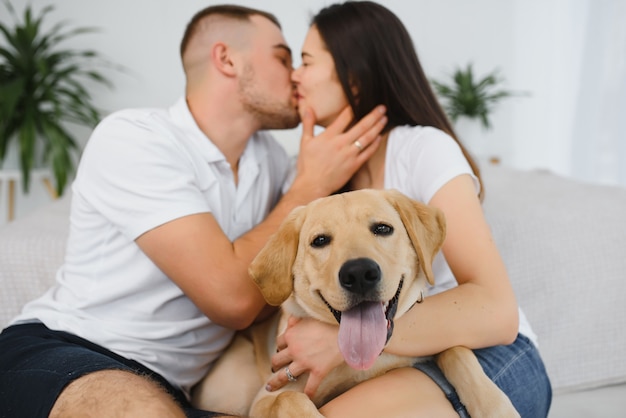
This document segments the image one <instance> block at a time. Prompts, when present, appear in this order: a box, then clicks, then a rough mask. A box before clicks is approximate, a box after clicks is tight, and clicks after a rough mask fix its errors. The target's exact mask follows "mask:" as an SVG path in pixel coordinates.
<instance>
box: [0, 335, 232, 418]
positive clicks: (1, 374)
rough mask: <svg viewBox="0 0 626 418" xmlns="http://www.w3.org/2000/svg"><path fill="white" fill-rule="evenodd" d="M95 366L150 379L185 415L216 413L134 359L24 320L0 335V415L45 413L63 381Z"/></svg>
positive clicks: (36, 416)
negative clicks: (194, 405) (195, 403)
mask: <svg viewBox="0 0 626 418" xmlns="http://www.w3.org/2000/svg"><path fill="white" fill-rule="evenodd" d="M99 370H127V371H129V372H132V373H135V374H138V375H140V376H144V377H146V378H147V379H150V380H152V381H154V382H156V383H157V384H159V385H160V386H162V387H163V388H164V389H165V390H166V391H167V392H169V393H170V394H171V395H172V396H173V397H174V399H176V401H177V402H179V403H180V405H181V407H182V408H183V410H184V411H185V413H186V415H187V417H189V418H201V417H216V416H221V415H222V414H216V413H212V412H208V411H201V410H197V409H194V408H192V407H191V405H190V404H189V402H188V401H187V398H186V397H185V395H184V394H183V393H182V391H180V390H178V389H176V388H174V387H173V386H172V385H171V384H170V383H169V382H168V381H167V380H165V379H164V378H163V377H162V376H161V375H159V374H158V373H155V372H153V371H152V370H150V369H148V368H147V367H145V366H143V365H142V364H140V363H138V362H136V361H133V360H129V359H126V358H124V357H122V356H119V355H117V354H115V353H113V352H111V351H109V350H107V349H105V348H103V347H100V346H99V345H96V344H93V343H91V342H89V341H87V340H85V339H83V338H80V337H77V336H75V335H72V334H69V333H67V332H62V331H51V330H49V329H48V328H47V327H46V326H45V325H43V324H41V323H28V324H20V325H13V326H11V327H9V328H6V329H5V330H4V331H3V332H2V334H0V417H1V418H15V417H28V418H39V417H41V418H47V417H48V415H49V414H50V410H51V409H52V407H53V405H54V403H55V402H56V399H57V398H58V396H59V394H60V393H61V391H62V390H63V389H64V388H65V387H66V386H67V385H68V384H70V383H71V382H73V381H74V380H76V379H78V378H79V377H81V376H84V375H86V374H88V373H92V372H95V371H99Z"/></svg>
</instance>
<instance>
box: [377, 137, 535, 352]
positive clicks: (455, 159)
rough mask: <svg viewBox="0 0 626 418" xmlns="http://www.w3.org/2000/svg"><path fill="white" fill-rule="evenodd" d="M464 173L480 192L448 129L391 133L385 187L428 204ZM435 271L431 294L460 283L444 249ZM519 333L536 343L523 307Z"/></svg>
mask: <svg viewBox="0 0 626 418" xmlns="http://www.w3.org/2000/svg"><path fill="white" fill-rule="evenodd" d="M462 174H469V175H470V176H471V177H472V178H473V179H474V184H475V186H476V193H478V192H479V191H480V184H479V182H478V179H477V178H476V176H474V173H473V171H472V168H471V167H470V165H469V163H468V162H467V160H466V159H465V156H464V155H463V153H462V151H461V148H460V147H459V145H458V144H457V143H456V141H454V139H453V138H452V137H451V136H449V135H448V134H446V133H445V132H443V131H441V130H439V129H436V128H433V127H423V126H400V127H396V128H394V129H393V130H392V131H391V133H390V134H389V138H388V141H387V150H386V157H385V184H384V187H385V189H396V190H398V191H400V192H402V193H404V194H405V195H407V196H408V197H410V198H412V199H414V200H416V201H418V202H422V203H426V204H427V203H428V202H430V200H431V199H432V197H433V196H434V195H435V193H437V191H438V190H439V189H440V188H441V187H442V186H443V185H444V184H446V183H447V182H449V181H450V180H452V179H453V178H455V177H457V176H459V175H462ZM433 273H434V276H435V285H434V286H432V287H430V288H429V289H428V294H430V295H433V294H437V293H439V292H443V291H444V290H447V289H450V288H452V287H455V286H458V283H457V282H456V279H455V278H454V275H453V274H452V271H451V270H450V267H449V266H448V263H447V261H446V259H445V257H444V255H443V253H442V252H439V254H437V256H436V257H435V260H434V262H433ZM519 332H520V333H521V334H524V335H525V336H526V337H528V338H529V339H530V340H532V341H533V343H535V344H537V337H536V335H535V333H534V332H533V331H532V328H531V327H530V324H529V322H528V320H527V319H526V316H525V315H524V313H523V312H522V310H521V309H520V310H519Z"/></svg>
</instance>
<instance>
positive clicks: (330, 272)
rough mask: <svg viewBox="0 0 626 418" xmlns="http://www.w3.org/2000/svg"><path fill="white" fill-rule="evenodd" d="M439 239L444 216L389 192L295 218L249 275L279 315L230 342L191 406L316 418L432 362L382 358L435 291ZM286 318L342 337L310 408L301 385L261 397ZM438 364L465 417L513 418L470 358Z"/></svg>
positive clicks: (316, 207)
mask: <svg viewBox="0 0 626 418" xmlns="http://www.w3.org/2000/svg"><path fill="white" fill-rule="evenodd" d="M445 229H446V227H445V219H444V216H443V213H442V212H441V211H439V210H438V209H436V208H433V207H430V206H427V205H424V204H421V203H419V202H416V201H413V200H411V199H409V198H408V197H406V196H405V195H403V194H402V193H400V192H398V191H395V190H358V191H352V192H347V193H342V194H337V195H333V196H329V197H325V198H321V199H318V200H315V201H313V202H311V203H310V204H308V205H306V206H302V207H299V208H296V209H294V210H293V211H292V212H291V213H290V214H289V215H288V217H287V218H286V219H285V221H284V222H283V223H282V225H281V226H280V227H279V229H278V231H277V232H276V233H275V234H274V235H273V236H272V237H271V238H270V240H269V241H268V243H267V245H266V246H265V247H264V248H263V249H262V250H261V252H260V253H259V254H258V255H257V257H256V258H255V259H254V260H253V262H252V264H251V265H250V268H249V272H250V275H251V276H252V278H253V280H254V281H255V282H256V284H257V285H258V286H259V288H260V290H261V292H262V294H263V296H264V297H265V299H266V300H267V302H268V303H269V304H271V305H274V306H278V305H281V309H280V311H279V312H278V313H277V314H276V315H275V316H274V317H273V318H271V319H269V320H266V321H264V322H261V323H259V324H256V325H254V326H252V327H251V328H250V329H248V330H246V332H241V333H238V334H237V335H236V337H235V338H234V340H233V342H232V343H231V345H230V346H229V348H228V349H227V351H226V352H225V353H224V354H223V355H222V356H221V358H220V359H219V360H218V361H217V363H216V364H215V366H214V367H213V369H212V370H211V372H210V373H209V374H208V375H207V377H206V378H205V379H204V380H203V381H202V382H201V383H200V384H199V385H197V386H196V387H195V388H194V391H193V394H192V403H193V404H194V405H195V406H197V407H200V408H203V409H208V410H213V411H228V412H229V413H233V414H237V415H242V416H248V415H249V416H251V417H253V418H269V417H299V418H301V417H316V418H318V417H323V416H322V415H321V414H320V412H319V411H318V407H320V406H322V405H323V404H325V403H326V402H328V401H329V400H331V399H333V398H334V397H336V396H338V395H339V394H341V393H343V392H345V391H346V390H348V389H350V388H351V387H352V386H354V385H356V384H357V383H359V382H362V381H364V380H367V379H371V378H373V377H375V376H379V375H381V374H383V373H385V372H386V371H389V370H391V369H394V368H398V367H407V366H411V365H413V364H414V363H415V362H417V361H420V360H426V359H428V358H430V357H426V358H424V357H421V358H415V357H400V356H396V355H391V354H388V353H385V352H384V351H383V349H384V347H385V345H386V343H387V342H388V341H389V339H390V338H391V337H392V335H393V324H394V320H396V319H397V318H399V317H401V316H402V315H404V314H405V313H406V312H407V311H408V310H409V309H411V307H413V306H414V304H416V303H420V302H421V301H422V300H423V294H424V291H425V289H426V288H427V285H428V284H431V285H432V284H433V280H434V278H433V272H432V262H433V259H434V257H435V255H436V254H437V253H438V252H439V250H440V248H441V246H442V245H443V241H444V239H445ZM290 315H291V316H296V317H312V318H315V319H317V320H319V321H323V322H326V323H330V324H336V325H338V327H339V334H338V335H339V337H338V345H339V348H340V351H341V353H342V355H343V356H344V360H345V364H342V365H341V366H339V367H337V368H335V369H334V370H333V371H331V372H330V373H329V374H328V375H327V376H326V377H325V378H324V380H323V381H322V383H321V384H320V386H319V388H318V390H317V392H316V394H315V396H314V397H313V398H312V399H309V397H307V396H306V395H305V394H304V393H303V390H304V386H305V383H306V375H302V376H299V377H298V378H297V379H293V381H291V382H289V383H288V384H287V385H286V386H284V387H283V388H281V389H279V390H277V391H275V392H268V391H267V390H265V385H266V382H267V380H268V379H269V377H270V376H271V374H272V371H271V362H270V357H271V355H272V354H273V353H275V352H276V337H277V336H278V335H279V334H280V333H281V332H282V331H284V329H285V328H286V326H287V319H288V317H289V316H290ZM362 318H367V319H366V320H364V319H362ZM435 360H436V362H437V364H438V366H439V367H440V368H441V370H442V371H443V372H444V374H445V376H446V378H447V379H448V380H449V381H450V383H451V384H452V385H453V386H454V387H455V388H456V389H457V392H458V394H459V397H460V399H461V401H462V402H463V404H464V405H465V406H466V408H467V410H468V412H469V413H470V415H471V416H472V417H474V418H481V417H494V418H495V417H497V418H507V417H519V414H518V413H517V411H516V410H515V408H514V407H513V405H512V403H511V402H510V400H509V399H508V397H507V396H506V395H505V394H504V393H503V392H502V391H501V390H500V389H499V388H498V387H497V386H496V385H495V384H494V383H493V382H492V381H491V380H489V378H488V377H487V376H486V375H485V374H484V372H483V370H482V368H481V366H480V364H479V363H478V361H477V359H476V357H475V356H474V354H473V352H472V351H471V350H469V349H467V348H464V347H453V348H451V349H448V350H446V351H444V352H442V353H440V354H438V355H437V356H435ZM277 373H285V370H284V369H281V370H279V371H278V372H277Z"/></svg>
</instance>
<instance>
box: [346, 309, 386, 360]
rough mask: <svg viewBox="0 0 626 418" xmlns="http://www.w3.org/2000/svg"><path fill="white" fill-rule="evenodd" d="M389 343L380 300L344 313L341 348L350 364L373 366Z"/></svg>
mask: <svg viewBox="0 0 626 418" xmlns="http://www.w3.org/2000/svg"><path fill="white" fill-rule="evenodd" d="M386 342H387V319H386V318H385V314H384V312H383V307H382V304H381V303H380V302H377V303H375V302H364V303H361V304H359V305H357V306H356V307H354V308H352V309H350V310H349V311H345V312H342V313H341V323H340V324H339V350H340V351H341V354H342V355H343V358H344V360H345V361H346V363H348V365H349V366H350V367H352V368H354V369H358V370H365V369H369V368H370V367H372V365H373V364H374V362H375V361H376V358H377V357H378V356H379V355H380V353H381V352H382V351H383V348H384V347H385V343H386Z"/></svg>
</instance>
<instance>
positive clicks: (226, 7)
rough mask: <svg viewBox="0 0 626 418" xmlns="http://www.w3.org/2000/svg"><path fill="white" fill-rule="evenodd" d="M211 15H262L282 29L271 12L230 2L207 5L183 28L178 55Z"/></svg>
mask: <svg viewBox="0 0 626 418" xmlns="http://www.w3.org/2000/svg"><path fill="white" fill-rule="evenodd" d="M211 15H220V16H224V17H227V18H230V19H236V20H240V21H250V17H251V16H254V15H259V16H263V17H265V18H266V19H268V20H270V21H271V22H273V23H274V24H275V25H276V26H278V28H279V29H282V28H281V26H280V23H279V22H278V19H276V16H274V15H273V14H271V13H268V12H264V11H262V10H257V9H252V8H250V7H244V6H237V5H230V4H222V5H217V6H209V7H207V8H205V9H202V10H200V11H199V12H198V13H196V14H195V15H194V16H193V17H192V18H191V21H190V22H189V23H188V24H187V28H186V29H185V34H184V35H183V40H182V41H181V43H180V56H181V57H182V56H183V55H184V53H185V50H186V49H187V46H188V45H189V41H190V39H191V38H192V37H193V35H194V34H195V33H196V31H197V30H198V27H199V23H198V22H200V21H201V20H203V19H204V18H205V17H207V16H211Z"/></svg>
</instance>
